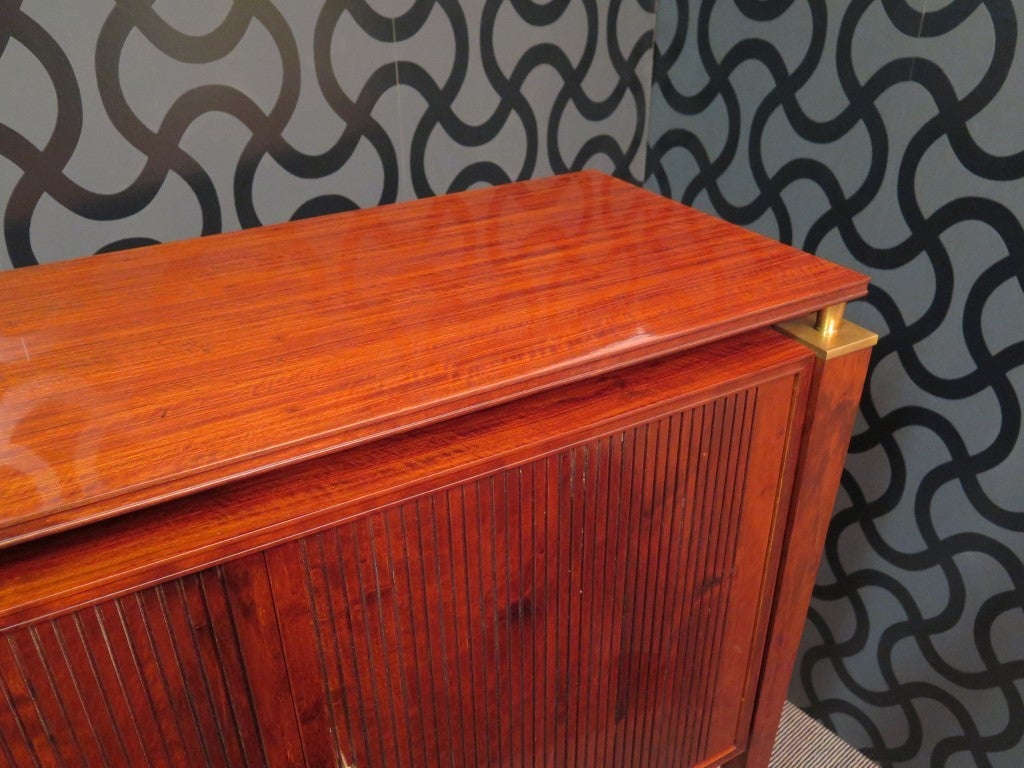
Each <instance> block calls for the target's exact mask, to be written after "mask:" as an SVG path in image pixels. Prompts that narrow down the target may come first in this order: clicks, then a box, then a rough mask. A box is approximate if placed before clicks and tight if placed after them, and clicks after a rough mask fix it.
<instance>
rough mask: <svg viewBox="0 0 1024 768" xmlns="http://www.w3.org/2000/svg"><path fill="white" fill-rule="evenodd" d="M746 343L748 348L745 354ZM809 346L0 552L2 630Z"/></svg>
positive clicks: (720, 390) (538, 397)
mask: <svg viewBox="0 0 1024 768" xmlns="http://www.w3.org/2000/svg"><path fill="white" fill-rule="evenodd" d="M752 350H756V351H757V353H756V354H752ZM810 360H811V353H810V352H808V351H807V350H806V349H805V348H803V347H801V346H799V345H798V344H796V343H794V342H792V341H790V340H788V339H785V338H783V337H782V336H780V335H779V334H777V333H774V332H772V331H770V330H758V331H751V332H748V333H746V334H740V335H739V336H736V337H733V338H730V339H726V340H724V341H722V342H719V343H717V344H714V345H707V346H703V347H697V348H695V349H690V350H686V351H684V352H680V353H677V354H675V355H671V356H669V357H665V358H660V359H658V360H653V361H649V362H646V363H641V364H639V365H636V366H633V367H631V368H629V369H628V370H621V369H620V370H618V371H612V372H609V373H606V374H603V375H601V376H596V377H594V378H592V379H587V380H584V381H581V382H577V383H575V384H573V385H572V386H570V387H561V388H558V389H554V390H547V391H545V392H541V393H537V394H535V395H532V396H529V397H525V398H522V399H520V400H518V401H516V402H515V403H514V404H510V405H507V406H499V407H496V408H491V409H487V410H484V411H478V412H475V413H472V414H467V415H464V416H461V417H459V418H457V419H453V420H450V421H449V422H446V423H444V424H437V425H431V426H428V427H423V428H420V429H417V430H413V431H411V432H407V433H403V434H401V435H395V436H392V437H389V438H385V439H382V440H379V441H377V442H374V443H372V444H368V445H363V446H358V447H356V448H352V449H349V450H347V451H342V452H340V453H336V454H330V455H327V456H322V457H320V458H317V459H313V460H310V461H308V462H305V463H303V464H301V465H298V466H294V467H286V468H281V469H278V470H275V471H273V472H269V473H266V474H263V475H259V476H255V477H250V478H247V479H245V480H241V481H238V482H236V483H232V484H230V485H226V486H221V487H218V488H214V489H211V490H208V491H204V492H202V493H198V494H195V495H193V496H190V497H188V498H185V499H176V500H173V501H169V502H164V503H162V504H159V505H157V506H155V507H153V508H150V509H147V510H145V511H142V512H139V513H136V514H133V515H127V516H124V517H120V518H116V519H112V520H108V521H105V522H103V523H98V524H94V525H91V526H87V527H85V528H81V529H75V530H73V531H66V532H64V533H62V534H56V535H52V536H49V537H47V538H45V539H41V540H36V541H32V542H28V543H25V544H22V545H20V546H17V547H14V548H11V549H8V550H6V551H5V553H4V555H5V556H4V557H0V630H3V629H10V628H13V627H16V626H20V625H24V624H28V623H30V622H32V621H38V620H39V619H41V618H44V617H47V616H50V615H54V614H59V613H64V612H67V611H68V610H70V609H73V608H80V607H82V606H84V605H88V604H92V603H95V602H98V601H100V600H103V599H106V598H109V597H111V596H114V595H117V594H120V593H123V592H129V591H133V590H135V589H138V588H139V587H140V586H144V585H147V584H152V583H154V582H158V581H166V580H169V579H172V578H175V577H179V576H182V575H184V574H187V573H192V572H195V571H198V570H201V569H203V568H206V567H209V566H211V565H214V564H217V563H220V562H223V561H225V560H228V559H230V558H234V557H238V556H240V555H242V554H245V553H247V552H251V551H253V550H254V549H257V548H263V547H267V546H271V545H273V544H277V543H280V542H282V541H286V540H289V539H294V538H297V537H299V536H302V535H304V534H307V533H310V532H312V531H316V530H321V529H323V528H324V527H328V526H333V525H336V524H338V523H339V522H344V521H346V520H351V519H354V518H355V517H357V516H359V515H362V514H366V513H367V511H368V510H371V509H373V508H374V505H379V504H380V503H384V502H387V503H396V502H398V501H400V500H402V499H406V498H410V497H412V496H415V495H416V494H417V493H421V492H423V491H425V490H430V489H433V488H438V487H443V486H445V485H449V484H453V483H458V482H463V481H465V480H466V479H468V478H471V477H475V476H479V475H480V474H483V473H487V472H491V471H494V470H496V469H498V468H500V467H503V466H507V465H508V464H510V463H517V462H522V461H526V460H529V459H532V458H534V457H536V456H539V455H544V454H546V453H549V452H550V451H552V450H554V449H555V448H557V447H560V446H565V445H572V444H575V443H578V442H582V441H584V440H589V439H593V438H594V437H596V436H600V435H605V434H608V433H610V432H612V431H614V430H617V429H622V428H624V426H625V425H627V424H635V423H636V422H637V421H639V420H644V419H649V418H654V417H658V416H661V415H664V414H666V413H669V412H671V411H672V410H673V409H676V410H678V409H685V408H688V407H692V406H693V405H695V404H697V403H701V402H706V401H708V400H711V399H714V398H716V397H720V396H723V395H726V394H729V393H731V392H735V391H738V390H740V389H744V388H749V387H755V386H757V385H758V384H760V383H762V382H764V381H767V380H770V379H773V378H778V377H780V376H786V375H797V376H801V377H804V376H805V372H806V371H807V370H808V368H807V366H808V365H809V361H810Z"/></svg>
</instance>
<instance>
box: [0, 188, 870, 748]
mask: <svg viewBox="0 0 1024 768" xmlns="http://www.w3.org/2000/svg"><path fill="white" fill-rule="evenodd" d="M865 282H866V281H865V279H864V278H863V277H861V276H859V275H856V274H854V273H852V272H849V271H847V270H844V269H841V268H839V267H835V266H833V265H829V264H826V263H825V262H822V261H820V260H818V259H815V258H813V257H811V256H808V255H806V254H801V253H798V252H796V251H794V250H792V249H790V248H787V247H785V246H781V245H779V244H777V243H773V242H771V241H767V240H765V239H763V238H760V237H758V236H756V235H752V234H750V233H746V232H743V231H742V230H739V229H737V228H735V227H732V226H730V225H728V224H725V223H723V222H719V221H716V220H714V219H711V218H709V217H707V216H704V215H702V214H698V213H696V212H694V211H691V210H689V209H686V208H683V207H681V206H678V205H676V204H674V203H671V202H668V201H665V200H662V199H661V198H658V197H655V196H653V195H650V194H648V193H646V192H644V191H642V190H638V189H634V188H632V187H629V186H628V185H625V184H623V183H621V182H617V181H614V180H611V179H609V178H607V177H604V176H601V175H599V174H595V173H583V174H572V175H569V176H565V177H562V178H558V179H550V180H544V181H538V182H529V183H524V184H518V185H511V186H508V187H505V188H501V189H495V190H486V191H479V192H472V193H467V194H463V195H457V196H452V197H447V198H443V199H436V200H427V201H419V202H415V203H409V204H403V205H398V206H393V207H390V208H387V209H381V210H374V211H364V212H358V213H354V214H346V215H343V216H338V217H327V218H324V219H319V220H314V221H306V222H298V223H294V224H287V225H281V226H277V227H268V228H265V229H261V230H251V231H249V232H243V233H238V234H234V235H225V236H221V237H215V238H207V239H205V240H202V241H194V242H187V243H179V244H174V245H169V246H161V247H155V248H148V249H141V250H138V251H133V252H126V253H120V254H111V255H107V256H97V257H93V258H90V259H87V260H83V261H80V262H71V263H65V264H60V265H54V266H50V267H42V268H37V269H29V270H23V271H19V272H15V273H7V274H2V275H0V291H3V295H4V298H5V302H4V304H3V306H2V307H0V768H2V767H3V766H12V767H16V768H21V767H22V766H40V767H41V766H48V765H62V766H63V765H84V766H93V765H104V766H107V765H109V766H120V765H125V766H133V767H134V766H138V765H152V766H165V765H166V766H191V765H206V766H240V765H246V766H248V765H261V764H262V765H269V766H275V767H276V766H293V765H294V766H341V765H343V764H347V765H356V766H359V768H366V766H382V765H386V766H415V768H420V767H421V766H442V765H443V766H450V767H455V766H459V767H464V768H478V767H479V766H498V765H501V766H523V768H525V767H526V766H546V767H547V768H553V767H557V768H563V767H564V768H568V767H569V766H573V767H574V768H597V767H598V766H600V767H601V768H604V766H613V765H614V766H623V767H627V768H641V767H643V768H648V766H682V767H684V768H697V767H698V766H700V767H702V768H703V767H704V766H712V765H718V764H721V763H723V762H726V761H734V762H735V764H737V765H745V766H747V768H763V766H765V765H766V764H767V758H768V751H767V750H768V748H769V747H770V739H771V735H772V734H773V733H774V728H775V724H776V722H777V717H778V713H779V711H780V709H781V703H782V697H783V696H784V693H785V688H786V682H787V681H788V677H789V672H790V667H791V665H792V661H793V654H794V653H795V648H796V642H797V640H798V638H799V632H800V628H801V627H802V624H803V618H804V612H805V611H806V607H807V598H808V597H809V594H810V589H811V585H812V583H813V579H814V574H815V569H816V566H817V562H818V556H819V552H820V546H821V539H822V537H823V536H824V528H825V526H826V525H827V520H828V516H829V512H830V510H831V504H832V500H833V498H834V495H835V490H836V485H837V483H838V477H839V472H840V470H841V464H842V455H843V452H844V451H843V448H844V447H845V441H846V439H847V437H848V435H849V430H850V425H851V423H852V418H853V416H852V414H853V412H854V409H855V401H856V396H857V393H858V392H859V387H860V383H861V381H862V379H863V376H864V371H865V365H866V360H867V352H866V351H864V352H859V353H855V354H853V355H850V356H849V357H847V358H840V359H838V360H836V361H832V362H829V363H827V364H823V363H820V362H815V361H814V358H813V356H812V355H811V353H810V352H808V351H807V350H806V349H804V348H803V347H801V346H799V345H798V344H797V343H796V342H794V341H792V340H790V339H787V338H783V337H782V336H780V335H779V334H777V333H775V332H774V331H772V330H770V329H768V328H766V327H764V326H766V325H768V324H770V323H772V322H775V321H777V320H781V319H783V318H787V317H791V316H795V315H798V314H802V313H804V312H806V311H809V310H814V309H818V308H820V307H822V306H824V305H827V304H831V303H834V302H839V301H845V300H848V299H850V298H854V297H856V296H857V295H860V294H861V293H863V292H864V289H865ZM812 383H813V387H812ZM805 413H806V414H807V418H806V419H805ZM128 511H131V512H132V514H123V513H125V512H128ZM3 547H6V548H3Z"/></svg>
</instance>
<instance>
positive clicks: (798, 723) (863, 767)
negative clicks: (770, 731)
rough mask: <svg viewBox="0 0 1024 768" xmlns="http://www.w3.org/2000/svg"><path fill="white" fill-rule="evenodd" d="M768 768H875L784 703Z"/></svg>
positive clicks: (838, 739)
mask: <svg viewBox="0 0 1024 768" xmlns="http://www.w3.org/2000/svg"><path fill="white" fill-rule="evenodd" d="M768 768H878V763H876V762H874V761H872V760H868V759H867V758H866V757H864V755H862V754H861V753H860V752H858V751H857V750H855V749H854V748H853V747H851V746H850V745H849V744H847V743H846V742H845V741H843V740H842V739H840V738H839V737H838V736H836V735H835V734H834V733H832V731H830V730H829V729H828V728H826V727H825V726H823V725H822V724H821V723H819V722H818V721H817V720H814V719H813V718H811V717H808V716H807V715H805V714H804V713H803V712H802V711H800V710H799V709H797V708H796V707H795V706H793V705H792V704H790V703H789V702H788V701H787V702H786V707H785V709H784V710H783V711H782V722H781V723H779V732H778V734H776V736H775V746H774V747H773V748H772V759H771V762H769V763H768Z"/></svg>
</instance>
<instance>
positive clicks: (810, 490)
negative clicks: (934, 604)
mask: <svg viewBox="0 0 1024 768" xmlns="http://www.w3.org/2000/svg"><path fill="white" fill-rule="evenodd" d="M870 356H871V350H870V349H862V350H859V351H857V352H853V353H852V354H849V355H846V356H844V357H840V358H836V359H831V360H822V359H817V360H815V365H814V375H813V378H812V380H811V392H810V400H809V405H808V413H809V416H808V421H807V425H806V427H805V429H804V434H803V438H802V445H801V449H800V454H799V455H800V461H799V465H798V467H797V474H796V480H795V486H794V489H793V500H792V504H791V508H792V510H791V512H790V517H789V522H788V524H787V528H786V530H785V533H784V538H783V541H782V547H783V549H782V554H781V560H780V570H779V575H778V580H777V585H776V587H775V598H774V600H773V607H772V616H771V623H770V628H769V635H768V638H767V652H766V654H765V660H764V662H763V664H762V669H761V673H760V675H761V679H760V683H759V684H758V693H757V701H756V703H755V712H754V722H753V727H752V730H751V741H750V744H749V746H748V749H747V751H746V753H744V755H742V756H741V757H739V758H737V760H736V761H735V763H734V764H735V765H736V766H744V768H762V766H766V765H768V760H769V758H770V757H771V750H772V743H773V741H774V736H775V732H776V730H777V728H778V724H779V719H780V717H781V714H782V706H783V703H784V701H785V699H786V692H787V690H788V689H789V681H790V676H791V675H792V671H793V664H794V663H795V662H796V655H797V650H798V648H799V645H800V637H801V635H802V634H803V629H804V621H805V620H806V617H807V608H808V606H809V605H810V602H811V592H812V590H813V588H814V580H815V577H816V575H817V573H818V564H819V561H820V559H821V551H822V548H823V547H824V545H825V536H826V534H827V533H828V524H829V521H830V520H831V511H832V505H833V504H834V503H835V498H836V493H837V491H838V490H839V480H840V477H841V476H842V473H843V464H844V463H845V459H846V449H847V445H848V443H849V439H850V433H851V431H852V430H853V422H854V419H855V418H856V415H857V406H858V403H859V401H860V393H861V388H862V386H863V383H864V377H865V375H866V373H867V367H868V360H869V358H870Z"/></svg>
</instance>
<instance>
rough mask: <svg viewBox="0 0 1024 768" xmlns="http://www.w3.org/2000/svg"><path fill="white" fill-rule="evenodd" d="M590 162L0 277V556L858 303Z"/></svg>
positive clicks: (815, 269)
mask: <svg viewBox="0 0 1024 768" xmlns="http://www.w3.org/2000/svg"><path fill="white" fill-rule="evenodd" d="M866 282H867V281H866V278H865V277H863V276H861V275H859V274H857V273H855V272H852V271H850V270H847V269H845V268H843V267H839V266H836V265H833V264H829V263H828V262H825V261H822V260H820V259H817V258H815V257H813V256H810V255H808V254H805V253H802V252H800V251H797V250H795V249H793V248H790V247H788V246H784V245H781V244H779V243H777V242H774V241H772V240H769V239H767V238H764V237H761V236H758V235H756V234H753V233H750V232H747V231H745V230H743V229H740V228H738V227H735V226H732V225H730V224H727V223H724V222H722V221H719V220H717V219H715V218H712V217H710V216H707V215H704V214H702V213H699V212H697V211H694V210H692V209H689V208H686V207H684V206H681V205H679V204H677V203H673V202H671V201H668V200H665V199H663V198H661V197H658V196H656V195H654V194H651V193H649V192H645V191H643V190H640V189H637V188H635V187H632V186H630V185H628V184H626V183H624V182H621V181H617V180H614V179H611V178H609V177H607V176H604V175H602V174H599V173H595V172H584V173H578V174H570V175H566V176H561V177H557V178H552V179H544V180H540V181H532V182H523V183H519V184H511V185H507V186H503V187H496V188H493V189H486V190H479V191H474V192H468V193H462V194H459V195H449V196H445V197H437V198H432V199H427V200H419V201H413V202H409V203H402V204H397V205H391V206H386V207H381V208H375V209H369V210H365V211H357V212H353V213H347V214H340V215H335V216H325V217H322V218H318V219H309V220H306V221H302V222H293V223H286V224H279V225H274V226H268V227H262V228H258V229H252V230H248V231H244V232H237V233H232V234H227V235H216V236H212V237H207V238H202V239H197V240H190V241H185V242H179V243H171V244H166V245H159V246H152V247H147V248H139V249H135V250H131V251H122V252H119V253H113V254H105V255H100V256H92V257H89V258H86V259H79V260H75V261H70V262H64V263H60V264H53V265H46V266H40V267H31V268H28V269H23V270H16V271H13V272H6V273H3V274H0V295H2V296H3V301H2V304H0V546H3V545H6V544H11V543H13V542H15V541H18V540H24V539H27V538H34V537H38V536H40V535H43V534H45V533H47V532H49V531H54V530H59V529H63V528H69V527H74V526H77V525H82V524H84V523H86V522H89V521H91V520H95V519H99V518H103V517H110V516H112V515H116V514H120V513H123V512H126V511H129V510H131V509H135V508H138V507H141V506H145V505H148V504H151V503H153V502H155V501H158V500H161V499H166V498H171V497H174V496H181V495H183V494H185V493H188V492H190V491H192V490H195V489H198V488H202V487H208V486H211V485H217V484H221V483H224V482H227V481H228V480H230V479H232V478H235V477H240V476H243V475H248V474H251V473H253V472H259V471H265V470H267V469H270V468H272V467H275V466H281V465H283V464H286V463H290V462H294V461H297V460H301V459H303V458H306V457H309V456H313V455H319V454H323V453H326V452H329V451H334V450H338V449H339V448H342V447H345V446H348V445H353V444H356V443H359V442H365V441H367V440H370V439H373V438H375V437H378V436H380V435H383V434H387V433H392V432H396V431H403V430H408V429H410V428H412V427H414V426H417V425H421V424H425V423H429V422H433V421H438V420H440V419H444V418H447V417H449V416H451V415H453V414H456V413H462V412H466V411H469V410H476V409H479V408H484V407H487V406H489V405H493V404H495V403H498V402H502V401H504V400H508V399H510V398H513V397H518V396H521V395H523V394H525V393H527V392H531V391H536V390H538V389H543V388H548V387H552V386H556V385H558V384H562V383H565V382H568V381H571V380H574V379H578V378H581V377H585V376H592V375H594V374H596V373H598V372H600V371H604V370H609V369H611V368H616V367H620V366H622V365H626V364H628V363H631V362H634V361H637V360H642V359H646V358H650V357H655V356H658V355H663V354H667V353H670V352H673V351H676V350H680V349H684V348H687V347H692V346H694V345H697V344H701V343H704V342H706V341H710V340H712V339H716V338H721V337H723V336H729V335H732V334H735V333H737V332H739V331H741V330H745V329H749V328H753V327H758V326H764V325H767V324H770V323H775V322H777V321H779V320H783V319H785V318H789V317H794V316H796V315H800V314H803V313H805V312H809V311H812V310H814V309H817V308H820V307H822V306H825V305H828V304H833V303H836V302H840V301H847V300H850V299H853V298H856V297H858V296H861V295H863V294H864V292H865V290H866Z"/></svg>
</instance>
